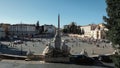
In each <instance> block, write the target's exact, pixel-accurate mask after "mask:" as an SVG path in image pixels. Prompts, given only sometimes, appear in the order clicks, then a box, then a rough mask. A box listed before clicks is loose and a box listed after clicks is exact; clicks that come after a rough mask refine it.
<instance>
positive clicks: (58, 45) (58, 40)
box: [55, 14, 61, 50]
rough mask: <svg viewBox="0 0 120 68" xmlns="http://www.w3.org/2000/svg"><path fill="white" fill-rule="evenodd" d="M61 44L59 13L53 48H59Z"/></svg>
mask: <svg viewBox="0 0 120 68" xmlns="http://www.w3.org/2000/svg"><path fill="white" fill-rule="evenodd" d="M60 46H61V34H60V15H59V14H58V30H57V33H56V35H55V49H58V50H60Z"/></svg>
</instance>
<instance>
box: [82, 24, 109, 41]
mask: <svg viewBox="0 0 120 68" xmlns="http://www.w3.org/2000/svg"><path fill="white" fill-rule="evenodd" d="M81 29H82V30H84V37H88V38H94V39H105V38H106V33H105V31H107V28H105V26H104V25H103V24H98V25H95V24H90V25H86V26H81Z"/></svg>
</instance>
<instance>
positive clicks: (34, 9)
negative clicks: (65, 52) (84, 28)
mask: <svg viewBox="0 0 120 68" xmlns="http://www.w3.org/2000/svg"><path fill="white" fill-rule="evenodd" d="M58 13H59V14H60V17H61V27H62V26H63V25H66V24H69V23H70V22H72V21H74V22H76V23H77V24H78V25H87V24H91V23H96V24H97V23H101V22H104V21H103V19H102V17H103V16H106V3H105V0H0V23H10V24H14V23H20V22H22V23H27V24H36V22H37V21H38V20H39V22H40V25H43V24H53V25H57V16H58Z"/></svg>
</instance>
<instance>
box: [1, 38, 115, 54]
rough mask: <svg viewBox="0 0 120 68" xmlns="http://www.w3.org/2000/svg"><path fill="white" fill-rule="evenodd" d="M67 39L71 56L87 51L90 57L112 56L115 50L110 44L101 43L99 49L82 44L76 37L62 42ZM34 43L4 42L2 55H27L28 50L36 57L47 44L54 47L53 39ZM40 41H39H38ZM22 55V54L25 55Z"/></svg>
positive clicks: (36, 39) (92, 45) (43, 39)
mask: <svg viewBox="0 0 120 68" xmlns="http://www.w3.org/2000/svg"><path fill="white" fill-rule="evenodd" d="M65 39H67V40H68V42H66V44H67V45H68V46H69V47H71V51H70V52H71V54H74V55H76V54H77V55H78V54H80V52H81V51H82V50H83V49H85V50H86V51H87V53H88V55H98V54H111V53H112V52H113V51H114V50H113V48H112V46H111V45H110V44H109V43H107V44H106V43H99V47H97V46H96V45H94V44H89V43H86V42H82V41H81V40H80V38H75V37H67V36H64V37H62V40H65ZM34 40H35V41H34V42H33V41H24V43H23V44H17V45H15V44H13V42H2V41H1V43H2V44H4V46H2V47H0V52H1V53H8V54H16V55H21V51H22V52H23V53H24V54H25V53H27V51H28V50H31V51H32V52H33V53H34V54H35V55H39V54H42V52H43V50H44V48H45V46H46V44H47V43H48V42H51V45H54V43H53V42H52V40H53V38H51V39H45V38H34ZM38 40H39V41H38ZM23 53H22V54H23Z"/></svg>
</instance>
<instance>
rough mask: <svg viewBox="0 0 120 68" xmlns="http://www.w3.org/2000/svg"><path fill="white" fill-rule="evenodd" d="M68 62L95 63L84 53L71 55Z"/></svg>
mask: <svg viewBox="0 0 120 68" xmlns="http://www.w3.org/2000/svg"><path fill="white" fill-rule="evenodd" d="M70 62H73V63H75V64H84V65H91V64H94V63H95V60H94V59H93V58H91V57H87V56H85V55H72V56H71V57H70Z"/></svg>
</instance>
